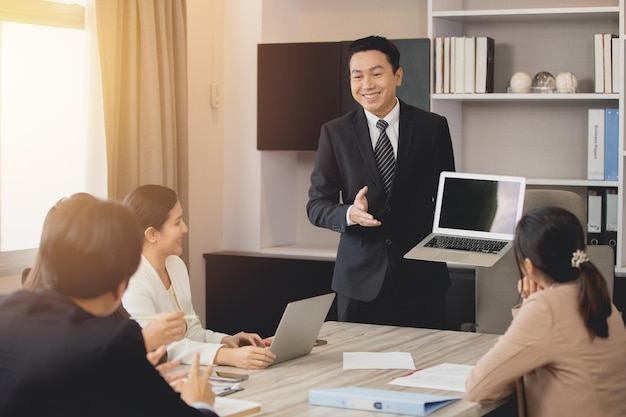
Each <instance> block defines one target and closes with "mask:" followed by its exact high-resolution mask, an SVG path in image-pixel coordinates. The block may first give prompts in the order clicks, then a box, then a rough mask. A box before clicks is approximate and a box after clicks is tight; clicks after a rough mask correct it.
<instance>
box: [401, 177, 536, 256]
mask: <svg viewBox="0 0 626 417" xmlns="http://www.w3.org/2000/svg"><path fill="white" fill-rule="evenodd" d="M525 191H526V179H525V178H523V177H512V176H502V175H486V174H471V173H462V172H447V171H445V172H442V173H441V175H440V176H439V188H438V191H437V202H436V205H435V218H434V221H433V230H432V233H431V234H429V235H428V236H426V238H424V239H423V240H422V241H421V242H420V243H419V244H417V246H415V247H414V248H413V249H411V250H410V251H409V252H407V253H406V254H405V255H404V257H405V258H409V259H423V260H428V261H440V262H451V263H458V264H469V265H478V266H491V265H493V264H495V263H496V262H497V261H498V260H499V259H500V258H501V257H502V256H503V255H504V254H505V253H506V252H507V251H508V250H509V249H510V248H511V246H512V245H513V236H514V234H515V226H516V225H517V222H518V221H519V219H520V218H521V217H522V210H523V206H524V193H525Z"/></svg>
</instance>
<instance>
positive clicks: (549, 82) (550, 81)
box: [533, 71, 556, 93]
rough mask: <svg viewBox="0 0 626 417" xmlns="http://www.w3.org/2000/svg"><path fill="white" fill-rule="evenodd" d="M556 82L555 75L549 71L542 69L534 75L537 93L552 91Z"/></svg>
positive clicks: (534, 85) (534, 89)
mask: <svg viewBox="0 0 626 417" xmlns="http://www.w3.org/2000/svg"><path fill="white" fill-rule="evenodd" d="M555 84H556V82H555V80H554V75H552V74H550V73H549V72H548V71H540V72H538V73H537V74H535V76H534V77H533V91H534V92H537V93H551V92H552V91H554V85H555Z"/></svg>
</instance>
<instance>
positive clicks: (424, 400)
mask: <svg viewBox="0 0 626 417" xmlns="http://www.w3.org/2000/svg"><path fill="white" fill-rule="evenodd" d="M459 399H460V398H459V397H450V396H444V395H433V394H423V393H417V392H403V391H392V390H385V389H371V388H360V387H343V388H326V389H312V390H310V391H309V403H310V404H311V405H321V406H326V407H335V408H349V409H353V410H362V411H375V412H379V413H391V414H405V415H409V416H427V415H429V414H430V413H432V412H433V411H435V410H438V409H440V408H441V407H444V406H446V405H448V404H450V403H452V402H454V401H457V400H459Z"/></svg>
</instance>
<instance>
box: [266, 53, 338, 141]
mask: <svg viewBox="0 0 626 417" xmlns="http://www.w3.org/2000/svg"><path fill="white" fill-rule="evenodd" d="M339 56H340V55H339V43H338V42H318V43H285V44H260V45H259V46H258V96H257V149H259V150H296V151H314V150H316V149H317V142H318V139H319V133H320V127H321V126H322V124H324V123H326V122H327V121H329V120H332V119H334V118H336V117H338V116H339V114H340V104H339V93H338V92H339V88H340V85H339V71H338V68H339Z"/></svg>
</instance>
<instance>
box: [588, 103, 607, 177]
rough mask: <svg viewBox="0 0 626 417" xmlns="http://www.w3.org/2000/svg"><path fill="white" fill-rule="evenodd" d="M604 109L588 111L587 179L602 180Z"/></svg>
mask: <svg viewBox="0 0 626 417" xmlns="http://www.w3.org/2000/svg"><path fill="white" fill-rule="evenodd" d="M604 117H605V115H604V109H589V111H588V120H587V123H588V132H587V144H588V148H587V179H589V180H604Z"/></svg>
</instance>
